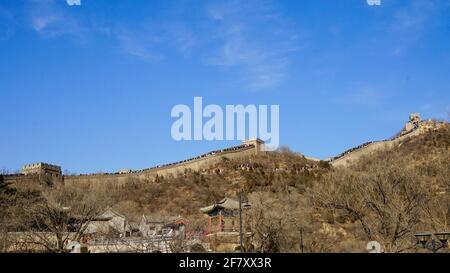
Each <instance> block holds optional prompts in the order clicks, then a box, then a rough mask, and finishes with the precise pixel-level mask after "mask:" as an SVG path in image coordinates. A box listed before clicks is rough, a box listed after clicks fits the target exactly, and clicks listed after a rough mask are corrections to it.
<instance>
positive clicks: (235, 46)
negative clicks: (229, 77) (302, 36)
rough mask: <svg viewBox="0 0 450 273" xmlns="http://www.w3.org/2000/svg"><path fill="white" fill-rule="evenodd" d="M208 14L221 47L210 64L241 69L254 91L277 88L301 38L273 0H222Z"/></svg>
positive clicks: (218, 44)
mask: <svg viewBox="0 0 450 273" xmlns="http://www.w3.org/2000/svg"><path fill="white" fill-rule="evenodd" d="M207 14H208V16H209V19H210V22H209V23H210V24H211V25H212V26H213V27H212V28H213V29H212V30H211V32H212V33H215V35H214V36H213V38H214V41H213V42H216V45H217V47H216V49H214V50H213V52H212V53H210V54H209V55H208V56H206V57H205V58H204V59H205V63H206V64H208V65H213V66H218V67H223V68H231V69H233V71H237V73H238V74H239V75H240V77H241V80H242V81H243V82H244V83H245V84H246V85H247V86H248V87H249V88H251V89H253V90H262V89H271V88H276V87H278V86H279V85H280V84H281V83H282V82H283V80H284V79H285V78H286V77H287V76H288V69H289V65H290V61H289V55H290V54H291V53H292V52H293V51H296V50H298V49H299V47H298V46H297V45H296V42H297V37H296V36H295V35H293V31H292V26H290V25H289V23H288V22H287V21H286V20H284V19H283V18H282V16H280V14H279V12H277V10H276V7H275V5H274V4H273V3H272V2H271V1H231V2H220V3H219V4H216V5H211V6H208V7H207Z"/></svg>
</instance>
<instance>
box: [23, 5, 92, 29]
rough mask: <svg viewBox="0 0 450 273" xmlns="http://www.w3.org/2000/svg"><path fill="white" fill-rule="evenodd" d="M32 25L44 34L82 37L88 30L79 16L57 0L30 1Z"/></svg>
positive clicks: (29, 9)
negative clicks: (76, 16) (75, 15)
mask: <svg viewBox="0 0 450 273" xmlns="http://www.w3.org/2000/svg"><path fill="white" fill-rule="evenodd" d="M27 12H28V15H29V20H30V23H31V27H32V28H33V29H34V30H35V31H37V32H39V33H40V34H42V35H46V36H61V35H66V34H70V35H74V36H78V37H81V36H83V35H84V34H85V32H86V31H87V30H86V29H85V28H84V27H83V25H82V24H81V23H80V21H79V20H77V18H75V17H74V16H72V15H71V14H70V13H68V12H67V10H64V9H62V8H61V6H59V5H58V2H56V1H55V0H40V1H37V0H31V1H29V2H28V10H27Z"/></svg>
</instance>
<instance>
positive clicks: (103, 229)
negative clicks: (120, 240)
mask: <svg viewBox="0 0 450 273" xmlns="http://www.w3.org/2000/svg"><path fill="white" fill-rule="evenodd" d="M131 232H132V228H131V226H130V224H129V223H128V221H127V219H126V218H125V216H123V215H122V214H120V213H118V212H117V211H115V210H113V209H112V208H108V209H106V210H105V211H104V212H103V213H102V214H101V215H99V216H97V217H95V218H94V219H92V220H91V221H90V222H89V224H88V226H87V227H86V233H87V234H95V235H99V236H102V235H103V236H112V237H125V236H129V235H130V233H131Z"/></svg>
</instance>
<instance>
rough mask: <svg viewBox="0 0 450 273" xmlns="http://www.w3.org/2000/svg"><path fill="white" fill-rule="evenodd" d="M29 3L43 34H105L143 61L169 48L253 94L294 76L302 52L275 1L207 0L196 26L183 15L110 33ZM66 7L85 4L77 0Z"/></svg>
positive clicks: (50, 6)
mask: <svg viewBox="0 0 450 273" xmlns="http://www.w3.org/2000/svg"><path fill="white" fill-rule="evenodd" d="M30 1H31V4H30V8H29V13H30V18H31V19H30V20H31V26H32V27H33V29H34V30H35V31H37V32H39V33H41V34H42V35H47V36H61V35H72V36H77V37H83V36H93V37H95V36H98V35H100V36H101V35H104V34H106V35H108V38H112V39H113V40H115V43H117V45H118V46H119V48H120V50H121V51H122V52H124V53H126V54H129V55H131V56H134V57H136V58H139V59H142V60H144V61H162V60H164V59H165V56H164V55H165V54H167V52H168V51H169V50H176V51H177V52H178V53H179V54H181V55H182V56H183V57H188V58H196V59H197V60H198V61H199V63H201V64H203V65H207V66H211V67H216V68H217V69H219V70H222V71H225V72H226V73H228V74H230V75H233V77H235V78H236V80H237V81H238V82H240V83H242V84H243V85H244V86H245V87H247V88H248V89H251V90H264V89H275V88H277V87H279V86H280V85H281V84H282V83H283V82H284V81H285V80H286V79H287V78H288V77H289V68H290V65H291V61H290V56H291V54H292V53H293V52H294V51H297V50H299V48H300V46H299V39H298V36H296V34H295V33H297V32H298V29H295V27H294V26H293V25H292V24H291V22H289V21H288V20H287V19H286V18H285V17H284V16H282V12H280V11H279V10H278V8H277V5H276V3H274V2H272V1H270V0H249V1H241V0H231V1H226V2H222V1H215V2H207V3H206V4H205V5H200V6H197V7H195V8H196V9H198V10H196V11H197V14H198V15H199V16H198V18H197V21H196V22H191V21H189V18H190V17H189V16H186V17H184V16H183V15H182V16H177V17H175V16H174V17H173V18H172V20H167V21H165V22H155V21H152V20H151V19H149V20H144V21H140V22H139V23H138V24H135V25H123V22H120V21H117V22H114V24H111V23H110V24H109V25H108V26H106V28H107V31H104V28H105V26H102V28H101V29H98V26H96V25H93V22H94V21H95V20H81V18H80V17H77V16H76V14H72V13H71V11H70V10H71V8H67V7H66V8H64V6H65V5H64V4H63V5H62V6H61V5H59V4H58V2H56V0H42V1H37V0H30ZM63 3H64V2H63ZM66 3H67V4H69V5H78V4H80V5H81V1H75V0H72V1H69V0H67V2H66ZM167 17H168V18H170V16H167ZM131 24H132V23H131Z"/></svg>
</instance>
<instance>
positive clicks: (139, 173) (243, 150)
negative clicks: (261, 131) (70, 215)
mask: <svg viewBox="0 0 450 273" xmlns="http://www.w3.org/2000/svg"><path fill="white" fill-rule="evenodd" d="M263 150H264V142H263V141H261V140H259V139H254V140H246V141H244V142H243V144H242V145H239V146H234V147H230V148H225V149H222V150H216V151H211V152H209V153H206V154H203V155H200V156H197V157H194V158H190V159H186V160H182V161H178V162H174V163H169V164H165V165H160V166H155V167H152V168H147V169H143V170H136V171H132V170H121V171H118V172H115V173H96V174H80V175H62V173H61V167H59V166H56V165H52V164H47V163H35V164H28V165H25V166H24V167H23V168H22V172H21V173H20V174H11V175H4V179H5V180H6V181H7V182H10V183H17V182H21V181H32V180H36V179H38V180H40V181H43V180H48V181H51V182H63V183H64V184H65V185H71V184H72V185H83V184H84V185H98V184H102V185H112V184H113V185H117V186H120V185H123V183H126V182H127V181H129V180H130V179H139V180H150V179H154V178H155V177H156V176H168V175H174V176H175V175H177V174H180V173H183V172H184V171H185V170H186V169H190V170H193V171H198V170H201V169H203V168H205V167H207V166H208V165H210V164H212V163H214V162H218V161H220V160H222V159H223V158H224V157H226V158H228V159H233V158H237V157H243V156H249V155H253V154H258V153H259V152H261V151H263Z"/></svg>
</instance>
